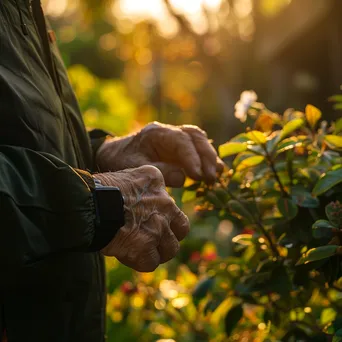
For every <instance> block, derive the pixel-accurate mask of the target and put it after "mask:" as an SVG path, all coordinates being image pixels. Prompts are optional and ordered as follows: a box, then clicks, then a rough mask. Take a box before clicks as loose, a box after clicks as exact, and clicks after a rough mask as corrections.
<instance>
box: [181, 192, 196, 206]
mask: <svg viewBox="0 0 342 342" xmlns="http://www.w3.org/2000/svg"><path fill="white" fill-rule="evenodd" d="M195 199H196V191H189V190H185V191H184V192H183V195H182V202H183V203H187V202H191V201H193V200H195Z"/></svg>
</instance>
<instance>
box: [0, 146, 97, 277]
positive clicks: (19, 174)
mask: <svg viewBox="0 0 342 342" xmlns="http://www.w3.org/2000/svg"><path fill="white" fill-rule="evenodd" d="M92 183H93V181H92V177H91V176H90V175H89V174H88V173H86V172H79V171H77V170H75V169H73V168H71V167H70V166H69V165H67V164H65V163H64V162H62V161H61V160H60V159H58V158H56V157H54V156H52V155H50V154H47V153H38V152H35V151H33V150H29V149H25V148H22V147H13V146H4V145H0V220H1V221H0V265H1V267H2V268H1V269H2V270H12V271H14V270H16V271H17V270H19V269H20V268H22V267H25V266H29V265H30V264H32V263H35V262H37V261H40V260H43V259H45V258H47V257H49V256H51V255H52V254H56V253H61V252H63V251H87V249H88V248H89V247H90V246H91V244H92V240H93V237H94V234H95V216H96V215H95V208H94V207H95V205H94V201H93V196H92V189H91V187H92Z"/></svg>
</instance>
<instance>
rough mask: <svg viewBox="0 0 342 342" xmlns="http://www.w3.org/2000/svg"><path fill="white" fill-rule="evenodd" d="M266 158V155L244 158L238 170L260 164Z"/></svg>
mask: <svg viewBox="0 0 342 342" xmlns="http://www.w3.org/2000/svg"><path fill="white" fill-rule="evenodd" d="M264 160H265V157H264V156H253V157H248V158H246V159H244V160H243V161H242V162H241V163H240V164H239V165H238V166H237V167H236V170H237V171H242V170H244V169H247V168H249V167H252V166H256V165H259V164H260V163H262V162H263V161H264Z"/></svg>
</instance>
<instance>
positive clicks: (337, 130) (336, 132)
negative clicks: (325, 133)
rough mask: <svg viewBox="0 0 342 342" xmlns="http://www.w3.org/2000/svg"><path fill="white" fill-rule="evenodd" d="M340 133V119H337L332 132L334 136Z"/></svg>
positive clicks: (341, 121) (341, 124) (341, 122)
mask: <svg viewBox="0 0 342 342" xmlns="http://www.w3.org/2000/svg"><path fill="white" fill-rule="evenodd" d="M340 132H342V118H340V119H338V120H337V121H336V122H335V130H334V134H338V133H340Z"/></svg>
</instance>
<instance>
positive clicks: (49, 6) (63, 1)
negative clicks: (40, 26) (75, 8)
mask: <svg viewBox="0 0 342 342" xmlns="http://www.w3.org/2000/svg"><path fill="white" fill-rule="evenodd" d="M45 2H46V1H45ZM67 6H68V0H49V1H48V2H47V3H46V5H45V12H46V14H48V15H50V16H52V17H59V16H60V15H62V14H63V13H64V12H65V10H66V9H67Z"/></svg>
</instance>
